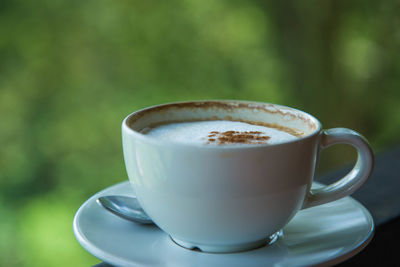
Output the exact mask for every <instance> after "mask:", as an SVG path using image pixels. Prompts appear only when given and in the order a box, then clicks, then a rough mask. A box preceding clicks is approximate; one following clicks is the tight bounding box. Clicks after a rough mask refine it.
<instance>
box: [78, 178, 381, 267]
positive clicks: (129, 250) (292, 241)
mask: <svg viewBox="0 0 400 267" xmlns="http://www.w3.org/2000/svg"><path fill="white" fill-rule="evenodd" d="M314 184H315V185H316V186H318V184H317V183H314ZM111 194H118V195H133V191H132V189H131V186H130V184H129V182H123V183H120V184H117V185H114V186H112V187H109V188H107V189H105V190H103V191H101V192H99V193H97V194H95V195H94V196H92V197H91V198H90V199H89V200H87V201H86V202H85V203H84V204H83V205H82V206H81V207H80V208H79V210H78V212H77V213H76V215H75V218H74V233H75V236H76V238H77V239H78V241H79V243H80V244H81V245H82V246H83V247H84V248H85V249H86V250H87V251H89V252H90V253H91V254H93V255H94V256H96V257H97V258H99V259H101V260H103V261H105V262H107V263H109V264H112V265H115V266H174V267H175V266H176V267H178V266H185V267H186V266H246V267H250V266H309V265H332V264H337V263H339V262H342V261H344V260H346V259H348V258H350V257H351V256H353V255H355V254H357V253H358V252H360V251H361V250H362V249H363V248H364V247H365V246H366V245H367V244H368V243H369V242H370V241H371V239H372V236H373V232H374V222H373V220H372V217H371V215H370V213H369V212H368V211H367V210H366V209H365V208H364V207H363V206H362V205H361V204H360V203H358V202H357V201H355V200H354V199H352V198H350V197H346V198H343V199H341V200H338V201H335V202H331V203H328V204H325V205H321V206H318V207H314V208H309V209H306V210H302V211H300V212H298V213H297V215H296V216H295V217H294V218H293V219H292V221H291V222H290V223H289V224H288V225H287V226H286V227H285V228H284V229H283V236H282V237H280V238H279V240H278V241H277V242H275V243H274V244H272V245H270V246H265V247H262V248H259V249H255V250H251V251H246V252H240V253H231V254H210V253H203V252H198V251H192V250H187V249H185V248H182V247H180V246H178V245H176V244H175V243H174V242H173V241H172V240H171V239H170V238H169V237H168V235H167V234H165V233H164V232H162V231H161V230H160V229H158V228H157V227H156V226H146V225H140V224H136V223H132V222H129V221H126V220H123V219H121V218H119V217H117V216H115V215H113V214H111V213H110V212H108V211H106V210H105V209H104V208H102V207H100V206H99V205H98V204H97V203H96V199H97V198H98V197H100V196H102V195H111Z"/></svg>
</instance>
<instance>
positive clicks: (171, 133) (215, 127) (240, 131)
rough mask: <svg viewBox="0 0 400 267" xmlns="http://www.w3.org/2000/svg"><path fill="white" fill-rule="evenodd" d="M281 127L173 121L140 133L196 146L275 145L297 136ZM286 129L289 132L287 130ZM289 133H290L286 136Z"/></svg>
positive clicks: (235, 122)
mask: <svg viewBox="0 0 400 267" xmlns="http://www.w3.org/2000/svg"><path fill="white" fill-rule="evenodd" d="M284 129H285V128H284V127H280V126H279V125H277V126H276V127H267V126H264V125H255V124H251V123H247V122H240V121H228V120H217V121H191V122H173V123H168V124H162V125H157V126H155V127H149V128H146V129H143V130H142V133H143V134H146V135H147V136H151V137H153V138H156V139H159V140H165V141H171V142H175V143H184V144H196V145H241V144H242V145H243V144H247V145H256V144H277V143H283V142H287V141H291V140H295V139H296V138H298V137H299V134H297V135H295V134H293V133H294V132H295V131H294V130H292V131H285V130H284ZM289 130H290V129H289ZM289 132H291V133H289Z"/></svg>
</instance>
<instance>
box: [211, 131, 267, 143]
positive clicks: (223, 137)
mask: <svg viewBox="0 0 400 267" xmlns="http://www.w3.org/2000/svg"><path fill="white" fill-rule="evenodd" d="M270 138H271V137H270V136H267V135H263V133H262V132H260V131H243V132H239V131H226V132H221V133H220V132H218V131H212V132H210V134H209V135H208V142H207V144H210V143H216V144H217V145H224V144H238V143H240V144H266V143H267V140H269V139H270Z"/></svg>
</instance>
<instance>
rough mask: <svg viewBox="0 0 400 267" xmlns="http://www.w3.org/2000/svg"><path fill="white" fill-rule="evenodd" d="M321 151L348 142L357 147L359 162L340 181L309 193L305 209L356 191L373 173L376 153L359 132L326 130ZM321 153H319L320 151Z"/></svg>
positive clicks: (321, 142) (320, 146)
mask: <svg viewBox="0 0 400 267" xmlns="http://www.w3.org/2000/svg"><path fill="white" fill-rule="evenodd" d="M320 137H321V138H320V143H319V151H320V150H323V149H325V148H327V147H330V146H331V145H335V144H348V145H351V146H353V147H355V148H356V149H357V162H356V164H355V165H354V167H353V169H352V170H351V171H350V172H349V173H348V174H347V175H346V176H344V177H343V178H342V179H340V180H339V181H337V182H335V183H333V184H330V185H327V186H323V187H321V188H317V189H311V190H310V192H309V193H308V195H307V197H306V199H305V201H304V204H303V207H302V208H303V209H306V208H310V207H314V206H318V205H321V204H325V203H327V202H331V201H334V200H337V199H339V198H342V197H345V196H348V195H350V194H352V193H354V192H355V191H356V190H357V189H358V188H359V187H360V186H362V185H363V184H364V183H365V182H366V181H367V180H368V178H369V176H370V175H371V172H372V169H373V166H374V155H373V152H372V149H371V147H370V146H369V144H368V141H367V140H366V139H365V138H364V137H363V136H362V135H360V134H359V133H357V132H355V131H353V130H350V129H346V128H334V129H329V130H324V131H322V133H321V136H320ZM318 154H319V153H318Z"/></svg>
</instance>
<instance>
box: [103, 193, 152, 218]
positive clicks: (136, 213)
mask: <svg viewBox="0 0 400 267" xmlns="http://www.w3.org/2000/svg"><path fill="white" fill-rule="evenodd" d="M97 203H98V204H100V205H101V206H103V207H104V208H105V209H106V210H108V211H110V212H112V213H114V214H115V215H117V216H119V217H121V218H123V219H126V220H129V221H133V222H137V223H142V224H153V223H154V222H153V221H152V220H151V219H150V217H149V216H148V215H147V214H146V212H144V210H143V209H142V207H141V206H140V204H139V202H138V200H137V199H136V197H128V196H104V197H99V198H98V199H97Z"/></svg>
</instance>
